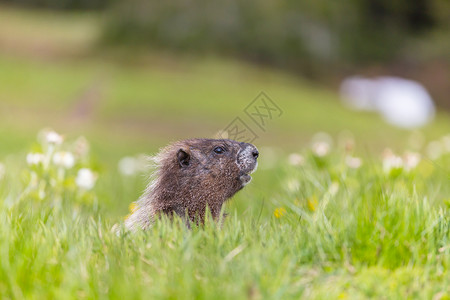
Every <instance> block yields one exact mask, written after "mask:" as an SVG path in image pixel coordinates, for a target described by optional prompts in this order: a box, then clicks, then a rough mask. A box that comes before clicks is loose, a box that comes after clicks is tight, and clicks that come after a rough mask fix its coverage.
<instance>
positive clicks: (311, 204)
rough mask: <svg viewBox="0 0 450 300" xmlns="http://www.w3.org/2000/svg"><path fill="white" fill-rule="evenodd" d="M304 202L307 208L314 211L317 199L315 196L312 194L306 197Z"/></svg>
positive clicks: (317, 202)
mask: <svg viewBox="0 0 450 300" xmlns="http://www.w3.org/2000/svg"><path fill="white" fill-rule="evenodd" d="M306 204H307V205H308V209H309V210H310V211H316V208H317V205H318V204H319V201H317V197H316V196H312V197H311V198H309V199H307V201H306Z"/></svg>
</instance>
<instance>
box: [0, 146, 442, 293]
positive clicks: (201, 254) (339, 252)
mask: <svg viewBox="0 0 450 300" xmlns="http://www.w3.org/2000/svg"><path fill="white" fill-rule="evenodd" d="M69 145H70V143H68V144H66V145H65V146H63V148H66V149H67V147H69V149H70V146H69ZM38 148H39V147H35V149H38ZM44 150H45V147H44ZM44 152H45V151H44ZM303 155H304V156H305V158H306V161H305V163H304V164H303V165H302V166H292V165H290V164H288V163H287V162H286V157H283V159H282V160H279V161H278V162H277V163H276V164H275V165H274V166H272V167H270V168H265V165H264V160H263V161H262V162H261V167H262V170H259V171H257V172H256V173H255V176H254V182H252V184H251V185H249V186H248V187H247V188H246V189H244V190H243V191H242V192H240V193H238V195H237V196H236V197H235V199H233V200H232V201H231V202H230V203H228V204H227V207H226V210H227V211H228V212H229V213H230V216H229V217H228V218H227V219H226V220H225V223H224V225H223V226H222V227H218V226H217V225H216V224H215V223H213V222H207V224H206V225H205V226H204V227H200V228H194V229H192V230H188V229H187V228H186V227H185V226H184V225H183V224H182V223H181V221H180V220H176V221H175V222H169V221H168V220H164V219H163V220H160V221H159V222H157V223H156V225H155V226H154V227H153V228H151V229H150V230H149V231H147V232H138V233H136V234H130V233H128V234H127V233H125V234H123V235H119V236H117V235H116V234H115V233H112V232H111V228H112V226H113V224H114V223H116V222H120V220H121V217H118V216H116V215H114V214H111V212H112V211H113V210H114V209H113V208H112V206H116V207H117V206H121V204H120V203H119V202H122V204H124V203H125V204H127V203H129V202H131V201H133V200H135V199H136V197H135V196H137V195H133V193H136V192H137V190H138V187H139V186H141V185H142V181H143V179H142V178H141V177H140V176H134V177H131V178H130V177H124V176H122V175H120V174H118V173H117V172H108V173H105V172H102V171H101V170H99V169H98V168H97V167H96V164H95V163H93V162H92V160H91V159H89V158H84V159H80V160H79V162H78V163H77V164H76V165H75V167H74V169H70V170H68V171H66V173H65V175H64V176H63V177H58V175H57V174H58V171H57V170H58V168H57V167H56V166H54V165H52V164H51V165H50V167H49V168H48V169H47V170H44V169H43V168H42V167H33V166H32V167H26V166H24V164H23V163H22V164H19V163H18V162H17V160H15V159H12V160H11V161H9V163H7V164H6V169H7V170H11V171H7V172H6V174H7V175H6V177H5V178H3V180H2V181H0V253H1V258H2V259H1V261H0V279H1V280H0V296H1V298H2V299H8V298H11V299H22V298H24V299H30V298H34V299H43V298H58V299H65V298H77V299H80V298H81V299H83V298H89V299H90V298H112V299H120V298H127V299H128V298H142V299H148V298H164V299H180V298H183V299H186V298H187V299H194V298H195V299H211V298H213V299H230V298H237V299H247V298H251V299H260V298H270V299H274V298H277V299H298V297H300V296H302V297H305V298H310V299H323V298H329V297H331V298H348V299H359V298H371V297H375V298H387V299H405V298H411V299H417V298H423V299H431V298H433V297H440V298H439V299H445V297H449V296H450V294H449V293H450V291H449V289H448V287H449V286H450V280H449V278H450V276H449V273H448V268H449V265H450V247H449V245H450V219H449V209H450V198H449V195H450V186H449V185H448V180H449V172H448V168H447V169H441V168H439V166H448V165H449V163H450V155H446V156H443V157H441V158H440V159H438V160H436V161H434V162H430V161H427V160H422V161H421V163H420V164H419V165H418V166H417V167H416V168H415V169H414V170H412V171H409V172H407V171H405V170H393V171H391V172H388V173H386V172H384V171H383V170H382V168H381V161H380V160H372V161H371V160H365V161H364V162H363V166H362V167H361V168H359V169H351V168H349V167H347V166H346V165H345V164H344V163H343V159H344V153H343V150H342V149H339V148H337V149H334V150H333V151H332V153H330V154H329V155H328V156H325V157H317V156H315V155H313V153H312V152H311V151H309V150H304V151H303ZM18 158H21V159H24V158H23V157H17V159H18ZM80 167H91V168H93V169H94V170H97V172H99V174H100V178H99V180H98V183H97V186H96V187H95V189H94V190H93V191H82V190H80V189H79V188H78V187H76V186H75V185H74V183H73V178H74V176H75V174H76V169H78V168H80ZM33 172H34V173H35V174H37V180H36V179H35V180H34V181H33V180H31V178H32V177H31V176H32V175H31V173H33ZM293 183H295V184H293ZM38 190H43V191H44V192H45V196H44V197H43V198H42V199H41V198H40V197H39V193H38ZM130 191H132V192H131V194H130ZM278 212H281V216H280V214H278V215H277V213H278ZM276 215H277V216H278V217H277V216H276Z"/></svg>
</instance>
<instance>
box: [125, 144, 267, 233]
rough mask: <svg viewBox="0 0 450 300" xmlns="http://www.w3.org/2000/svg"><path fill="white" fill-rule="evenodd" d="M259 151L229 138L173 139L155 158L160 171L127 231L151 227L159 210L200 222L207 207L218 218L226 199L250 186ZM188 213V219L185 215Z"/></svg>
mask: <svg viewBox="0 0 450 300" xmlns="http://www.w3.org/2000/svg"><path fill="white" fill-rule="evenodd" d="M258 156H259V152H258V149H257V148H256V147H255V146H254V145H252V144H248V143H243V142H236V141H233V140H229V139H189V140H184V141H180V142H176V143H173V144H171V145H169V146H167V147H166V148H164V149H162V150H161V151H160V152H159V154H158V155H156V156H155V157H153V158H152V161H153V162H154V163H155V166H156V170H155V172H154V173H153V178H152V179H151V181H150V183H149V185H148V186H147V188H146V190H145V192H144V193H143V195H142V196H141V197H140V198H139V200H138V201H137V202H136V203H135V204H136V206H135V209H133V211H132V213H131V214H130V215H129V217H128V218H127V219H126V220H125V227H126V228H127V229H131V230H136V229H138V228H142V229H146V228H148V227H149V226H150V225H151V224H152V223H153V221H154V220H155V217H157V216H158V215H160V214H166V215H169V216H171V215H173V214H177V215H179V216H180V217H181V218H182V219H183V220H184V221H185V222H186V225H187V226H188V227H189V226H190V222H194V223H196V224H202V223H203V222H204V218H205V210H206V207H207V206H208V208H209V210H210V212H211V215H212V217H213V218H214V220H217V219H218V218H219V217H220V211H221V208H222V205H223V203H224V202H225V201H226V200H227V199H229V198H231V197H232V196H233V195H234V194H235V193H236V192H238V191H239V190H241V189H242V188H243V187H244V186H245V185H247V184H248V183H249V182H250V180H251V176H250V174H251V173H253V172H254V171H255V170H256V168H257V166H258V162H257V158H258ZM186 217H187V218H186Z"/></svg>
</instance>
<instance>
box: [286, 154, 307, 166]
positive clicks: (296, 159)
mask: <svg viewBox="0 0 450 300" xmlns="http://www.w3.org/2000/svg"><path fill="white" fill-rule="evenodd" d="M288 161H289V164H290V165H292V166H301V165H303V164H304V163H305V158H304V157H303V156H302V155H300V154H298V153H291V154H289V157H288Z"/></svg>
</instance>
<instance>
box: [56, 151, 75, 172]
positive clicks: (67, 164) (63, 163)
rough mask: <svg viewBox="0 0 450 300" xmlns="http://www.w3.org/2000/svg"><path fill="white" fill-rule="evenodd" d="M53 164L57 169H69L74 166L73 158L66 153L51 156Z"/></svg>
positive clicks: (70, 154) (61, 152)
mask: <svg viewBox="0 0 450 300" xmlns="http://www.w3.org/2000/svg"><path fill="white" fill-rule="evenodd" d="M53 163H54V164H55V165H57V166H59V167H64V168H66V169H70V168H72V167H73V166H74V164H75V157H74V156H73V154H72V153H70V152H67V151H60V152H56V153H55V154H54V155H53Z"/></svg>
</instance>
